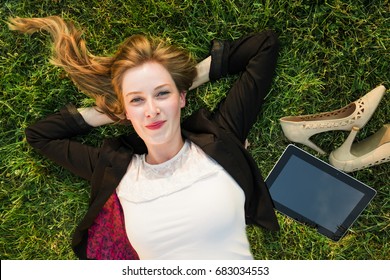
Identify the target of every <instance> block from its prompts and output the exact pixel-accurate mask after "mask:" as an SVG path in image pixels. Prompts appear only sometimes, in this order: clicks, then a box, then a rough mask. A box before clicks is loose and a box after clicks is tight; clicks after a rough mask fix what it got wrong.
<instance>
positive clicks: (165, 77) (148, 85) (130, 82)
mask: <svg viewBox="0 0 390 280" xmlns="http://www.w3.org/2000/svg"><path fill="white" fill-rule="evenodd" d="M164 84H167V85H174V81H173V79H172V76H171V75H170V73H169V72H168V71H167V70H166V69H165V67H164V66H162V65H161V64H159V63H157V62H146V63H144V64H142V65H140V66H137V67H134V68H131V69H129V70H127V71H126V72H125V74H124V76H123V82H122V89H123V93H124V94H126V93H129V92H144V91H148V90H153V89H155V88H156V87H159V86H161V85H164Z"/></svg>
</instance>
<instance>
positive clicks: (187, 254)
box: [10, 17, 279, 259]
mask: <svg viewBox="0 0 390 280" xmlns="http://www.w3.org/2000/svg"><path fill="white" fill-rule="evenodd" d="M10 28H11V29H13V30H19V31H21V32H28V33H32V32H35V31H37V30H40V29H44V30H47V31H49V33H50V34H51V35H52V37H53V40H54V45H55V48H54V50H55V52H54V56H53V62H54V64H56V65H60V66H62V67H63V68H64V69H65V70H66V71H67V72H68V74H69V75H70V76H71V78H72V79H73V81H74V82H75V83H76V84H77V85H78V87H79V88H80V89H81V90H82V91H84V92H85V93H86V94H88V95H90V96H92V97H93V98H94V99H95V100H96V107H91V108H79V109H76V108H75V107H74V106H72V105H68V106H66V107H65V108H64V109H62V110H61V111H60V112H59V113H56V114H54V115H51V116H49V117H47V118H45V119H44V120H41V121H39V122H38V123H36V124H34V125H31V126H30V127H29V128H27V130H26V136H27V140H28V142H29V143H30V144H31V145H32V146H33V147H34V148H36V149H37V150H38V151H39V152H40V153H42V154H43V155H44V156H46V157H48V158H50V159H52V160H53V161H55V162H57V163H58V164H60V165H62V166H64V167H65V168H67V169H69V170H70V171H72V172H73V173H75V174H77V175H79V176H81V177H83V178H85V179H87V180H89V181H90V182H91V187H92V188H91V200H90V205H89V209H88V211H87V213H86V215H85V217H84V219H83V220H82V221H81V223H80V224H79V226H78V227H77V229H76V231H75V233H74V236H73V241H72V247H73V249H74V251H75V253H76V254H77V256H78V257H79V258H81V259H138V258H141V259H251V258H252V255H251V253H250V247H249V242H248V240H247V237H246V232H245V225H246V224H255V225H259V226H262V227H264V228H267V229H270V230H278V228H279V226H278V223H277V220H276V217H275V213H274V211H273V206H272V201H271V199H270V196H269V194H268V191H267V188H266V187H265V185H264V182H263V179H262V177H261V175H260V173H259V170H258V167H257V166H256V163H255V162H254V160H253V159H252V157H251V156H250V154H249V153H248V152H247V151H246V149H245V147H244V143H245V139H246V138H247V135H248V133H249V130H250V129H251V127H252V125H253V124H254V123H255V121H256V118H257V116H258V113H259V111H260V109H261V105H262V103H263V99H264V97H265V96H266V94H267V92H268V90H269V88H270V86H271V81H272V77H273V75H274V70H275V65H276V60H277V51H278V42H277V37H276V35H275V34H274V33H273V32H271V31H264V32H261V33H257V34H253V35H249V36H245V37H243V38H240V39H239V40H236V41H213V43H212V47H211V52H210V56H209V57H208V58H206V59H205V60H204V61H202V62H201V63H199V64H198V65H195V63H194V62H193V60H192V59H191V58H190V56H189V55H188V54H187V53H185V52H184V51H183V50H180V49H178V48H174V47H172V46H169V45H165V44H163V43H161V42H159V41H155V40H150V39H147V38H146V37H144V36H139V35H137V36H132V37H130V38H128V39H127V40H126V41H125V42H124V43H123V44H122V45H121V47H120V48H119V50H118V52H117V53H116V54H115V55H114V56H113V57H95V56H92V55H90V54H89V53H88V52H87V50H86V48H85V43H84V42H83V41H82V40H81V39H80V33H79V32H78V31H77V30H76V29H75V28H74V27H73V25H72V24H70V23H65V22H64V21H63V20H62V19H60V18H58V17H49V18H43V19H20V18H15V19H12V20H11V23H10ZM238 73H241V75H240V77H239V78H238V79H237V81H236V82H235V83H234V85H233V86H232V88H231V89H230V90H229V93H228V94H227V97H226V99H225V100H224V101H223V102H222V103H221V104H220V106H219V108H218V109H217V110H216V111H215V112H209V111H207V110H205V109H201V110H199V111H198V112H196V113H194V114H193V115H191V116H190V117H188V118H187V119H186V120H184V121H183V122H182V123H181V122H180V117H181V116H180V111H181V109H182V108H183V107H184V106H185V97H186V92H187V90H188V89H190V88H191V89H192V88H195V87H197V86H199V85H201V84H203V83H204V82H207V81H208V80H209V79H210V80H212V81H214V80H217V79H219V78H221V77H224V76H226V75H231V74H238ZM118 120H121V122H123V121H124V120H127V121H129V122H130V123H131V124H132V126H133V127H134V130H135V132H136V133H135V134H132V135H128V136H122V137H119V138H117V139H109V140H106V141H105V142H104V143H103V145H102V146H101V147H99V148H96V147H90V146H87V145H84V144H81V143H79V142H77V141H75V140H73V139H72V138H73V137H74V136H77V135H80V134H84V133H87V132H89V131H90V130H91V129H92V128H93V127H98V126H101V125H106V124H110V123H113V122H115V121H118Z"/></svg>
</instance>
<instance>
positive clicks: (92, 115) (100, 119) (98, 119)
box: [77, 107, 114, 127]
mask: <svg viewBox="0 0 390 280" xmlns="http://www.w3.org/2000/svg"><path fill="white" fill-rule="evenodd" d="M77 111H79V113H80V114H81V116H82V117H83V119H84V121H85V122H86V123H87V124H89V125H90V126H93V127H98V126H102V125H106V124H111V123H114V121H113V120H112V119H111V118H110V117H108V116H107V115H106V114H104V113H101V112H99V111H98V109H97V107H87V108H78V109H77Z"/></svg>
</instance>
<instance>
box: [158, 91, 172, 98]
mask: <svg viewBox="0 0 390 280" xmlns="http://www.w3.org/2000/svg"><path fill="white" fill-rule="evenodd" d="M169 93H170V92H169V91H160V92H159V93H158V94H157V96H161V97H162V96H164V95H167V94H169Z"/></svg>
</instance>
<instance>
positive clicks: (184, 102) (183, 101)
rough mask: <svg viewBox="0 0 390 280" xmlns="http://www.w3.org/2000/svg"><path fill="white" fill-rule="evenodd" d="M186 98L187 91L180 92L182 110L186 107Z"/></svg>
mask: <svg viewBox="0 0 390 280" xmlns="http://www.w3.org/2000/svg"><path fill="white" fill-rule="evenodd" d="M186 96H187V91H185V90H183V91H182V92H180V108H184V106H186Z"/></svg>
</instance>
